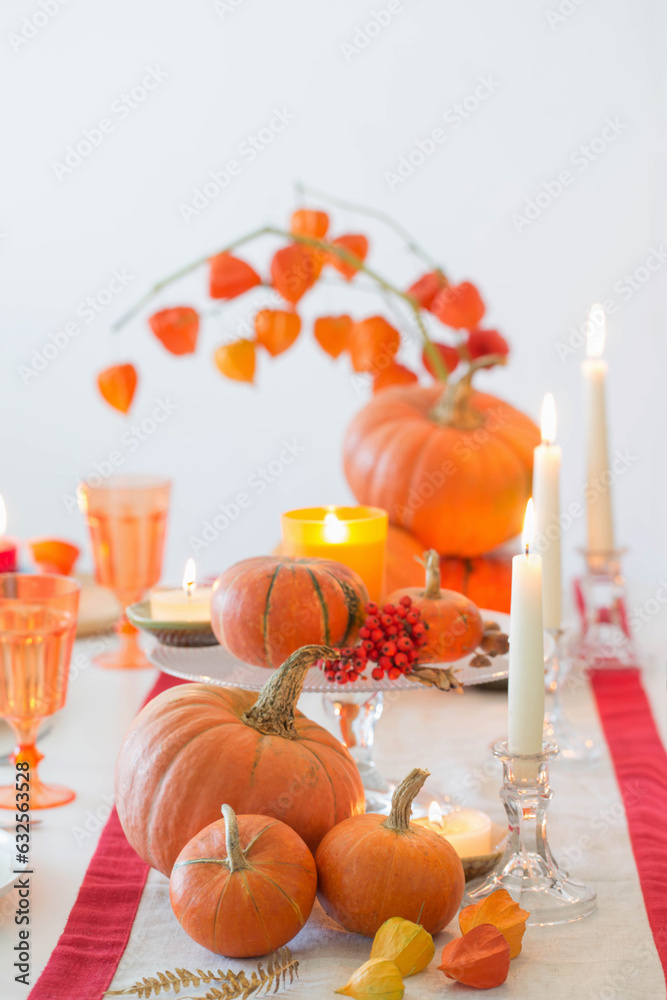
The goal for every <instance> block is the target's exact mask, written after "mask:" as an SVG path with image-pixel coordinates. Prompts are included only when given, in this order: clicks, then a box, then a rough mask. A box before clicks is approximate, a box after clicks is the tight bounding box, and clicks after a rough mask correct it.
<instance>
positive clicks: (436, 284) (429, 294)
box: [406, 271, 447, 309]
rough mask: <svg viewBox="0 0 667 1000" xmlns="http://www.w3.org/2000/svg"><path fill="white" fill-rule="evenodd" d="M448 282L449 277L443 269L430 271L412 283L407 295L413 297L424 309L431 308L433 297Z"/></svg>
mask: <svg viewBox="0 0 667 1000" xmlns="http://www.w3.org/2000/svg"><path fill="white" fill-rule="evenodd" d="M446 284H447V279H446V278H445V276H444V274H443V273H442V271H430V272H429V273H428V274H424V275H422V277H421V278H418V279H417V281H415V282H414V283H413V284H412V285H410V287H409V288H408V290H407V292H406V295H409V296H410V297H411V298H413V299H414V300H415V302H417V303H418V304H419V305H420V306H421V307H422V309H430V308H431V306H432V305H433V299H434V298H435V297H436V295H437V294H438V292H439V291H440V289H441V288H444V287H445V285H446Z"/></svg>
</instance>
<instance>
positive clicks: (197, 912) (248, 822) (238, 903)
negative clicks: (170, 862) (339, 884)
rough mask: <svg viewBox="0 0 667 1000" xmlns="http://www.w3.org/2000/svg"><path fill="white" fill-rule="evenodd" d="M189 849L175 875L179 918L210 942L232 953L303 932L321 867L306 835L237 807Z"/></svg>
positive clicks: (260, 950) (172, 888) (278, 944)
mask: <svg viewBox="0 0 667 1000" xmlns="http://www.w3.org/2000/svg"><path fill="white" fill-rule="evenodd" d="M222 815H223V819H220V820H218V821H217V822H215V823H211V825H210V826H207V827H206V828H205V829H203V830H202V831H201V833H198V834H197V836H196V837H193V838H192V840H190V841H189V842H188V843H187V844H186V846H185V847H184V848H183V850H182V851H181V853H180V854H179V856H178V858H177V859H176V863H175V864H174V867H173V869H172V873H171V878H170V879H169V898H170V900H171V905H172V909H173V911H174V913H175V914H176V917H177V918H178V922H179V923H180V925H181V927H182V928H183V930H184V931H185V932H186V933H187V934H189V936H190V937H191V938H192V939H193V940H194V941H196V942H197V943H198V944H200V945H201V946H202V947H203V948H208V950H209V951H213V952H215V953H216V954H218V955H227V956H228V957H230V958H249V957H250V956H253V955H266V954H268V953H269V952H271V951H275V950H276V949H277V948H282V946H283V945H285V944H287V942H288V941H291V940H292V938H293V937H294V936H295V935H296V934H298V933H299V931H300V930H301V928H302V927H303V925H304V924H305V922H306V921H307V919H308V917H309V916H310V911H311V910H312V908H313V903H314V902H315V891H316V888H317V871H316V868H315V861H314V860H313V856H312V854H311V853H310V851H309V850H308V848H307V847H306V845H305V844H304V842H303V840H302V839H301V837H300V836H299V835H298V833H295V832H294V830H292V829H291V828H290V827H289V826H286V825H285V823H281V822H280V821H279V820H275V819H270V818H269V817H267V816H239V817H238V818H237V817H236V815H235V814H234V810H233V809H232V808H231V806H229V805H223V807H222Z"/></svg>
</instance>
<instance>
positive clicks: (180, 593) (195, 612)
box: [150, 559, 213, 622]
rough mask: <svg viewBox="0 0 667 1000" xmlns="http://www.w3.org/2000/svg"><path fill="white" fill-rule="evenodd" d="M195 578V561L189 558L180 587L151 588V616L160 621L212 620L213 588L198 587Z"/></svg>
mask: <svg viewBox="0 0 667 1000" xmlns="http://www.w3.org/2000/svg"><path fill="white" fill-rule="evenodd" d="M195 580H196V571H195V561H194V559H188V561H187V562H186V564H185V572H184V574H183V586H182V587H181V588H180V589H178V588H173V589H171V590H170V589H169V588H167V587H155V588H154V589H153V590H151V592H150V605H151V618H152V619H153V620H154V621H158V622H210V620H211V593H212V591H213V588H212V587H198V586H197V585H196V583H195Z"/></svg>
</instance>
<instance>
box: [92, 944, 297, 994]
mask: <svg viewBox="0 0 667 1000" xmlns="http://www.w3.org/2000/svg"><path fill="white" fill-rule="evenodd" d="M288 976H289V984H288V983H287V977H288ZM295 976H296V978H297V979H298V978H299V962H298V960H297V959H296V958H293V957H292V953H291V951H290V950H289V948H286V947H285V948H280V949H279V950H278V951H277V952H275V954H273V955H271V956H270V958H269V959H268V963H267V968H266V970H265V969H264V968H263V966H262V963H261V962H258V963H257V965H256V967H255V969H254V970H253V971H252V973H251V978H250V979H248V976H247V975H246V973H245V972H244V971H243V970H241V971H240V972H232V970H231V969H228V970H227V972H223V970H222V969H218V970H217V972H212V971H211V970H210V969H209V971H208V972H205V971H204V970H203V969H197V970H196V971H195V972H190V971H189V969H180V968H176V970H175V971H174V972H169V971H167V972H156V973H155V975H154V976H144V978H143V979H141V980H138V981H137V982H136V983H134V985H133V986H128V987H126V988H125V989H122V990H107V991H106V993H105V994H104V995H105V996H114V997H136V998H137V1000H149V998H152V997H157V996H160V995H161V994H162V993H163V992H164V993H169V992H173V993H174V994H178V993H180V991H181V989H197V988H198V987H200V986H201V985H202V984H204V985H206V986H209V985H210V984H211V983H219V984H220V986H212V987H211V989H210V990H209V991H208V992H207V993H205V994H204V996H203V997H202V1000H236V998H237V997H238V998H241V1000H245V998H246V997H250V996H253V995H255V996H259V995H260V994H261V995H262V996H265V995H266V994H268V993H270V992H273V993H277V992H278V990H279V989H280V987H281V985H282V986H283V988H286V987H287V985H290V984H291V983H293V982H294V977H295ZM183 1000H185V998H183Z"/></svg>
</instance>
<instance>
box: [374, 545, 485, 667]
mask: <svg viewBox="0 0 667 1000" xmlns="http://www.w3.org/2000/svg"><path fill="white" fill-rule="evenodd" d="M425 569H426V585H425V586H422V587H400V588H399V589H398V590H395V591H394V593H393V594H390V595H389V597H388V598H387V600H388V601H389V603H390V604H400V600H401V598H402V597H404V596H407V597H410V598H411V600H412V607H413V608H415V609H416V610H417V611H419V613H420V615H421V619H422V621H423V623H424V625H426V628H427V629H428V632H427V633H426V635H427V638H428V641H427V643H426V645H425V646H423V647H422V648H421V649H420V651H419V663H453V662H454V661H455V660H460V659H461V657H463V656H469V655H470V653H474V651H475V650H476V649H477V647H478V646H479V644H480V642H481V641H482V635H483V633H484V623H483V621H482V616H481V615H480V613H479V608H478V607H477V605H476V604H473V602H472V601H471V600H470V598H469V597H465V596H464V595H463V594H459V593H457V592H456V591H455V590H442V589H441V587H440V558H439V556H438V553H437V552H436V551H435V549H430V550H429V551H428V552H427V553H426V560H425Z"/></svg>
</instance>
